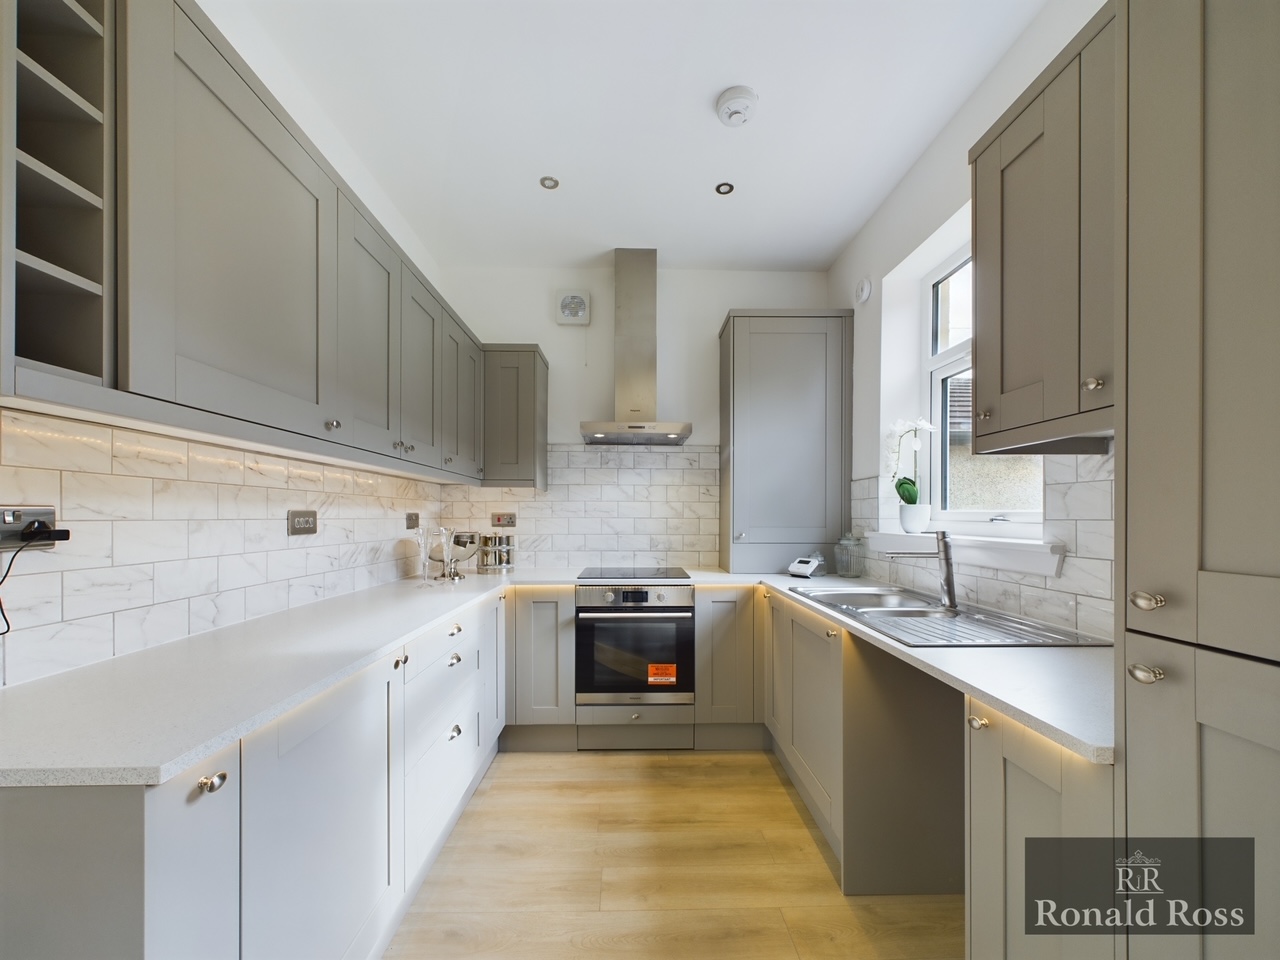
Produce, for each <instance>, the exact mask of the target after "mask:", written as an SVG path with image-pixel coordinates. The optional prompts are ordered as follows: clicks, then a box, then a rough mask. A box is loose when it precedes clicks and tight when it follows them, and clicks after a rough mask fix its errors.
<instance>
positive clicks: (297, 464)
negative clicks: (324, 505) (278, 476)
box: [286, 460, 325, 490]
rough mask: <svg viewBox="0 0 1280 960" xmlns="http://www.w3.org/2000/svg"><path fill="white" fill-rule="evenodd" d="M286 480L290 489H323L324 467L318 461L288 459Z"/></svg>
mask: <svg viewBox="0 0 1280 960" xmlns="http://www.w3.org/2000/svg"><path fill="white" fill-rule="evenodd" d="M286 482H287V483H288V485H289V489H291V490H324V488H325V487H324V467H322V466H321V465H320V464H318V463H307V462H306V461H303V460H290V461H289V472H288V475H287V478H286Z"/></svg>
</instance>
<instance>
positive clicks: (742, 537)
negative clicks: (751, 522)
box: [733, 533, 747, 540]
mask: <svg viewBox="0 0 1280 960" xmlns="http://www.w3.org/2000/svg"><path fill="white" fill-rule="evenodd" d="M733 539H734V540H745V539H747V535H746V534H745V533H735V534H734V535H733Z"/></svg>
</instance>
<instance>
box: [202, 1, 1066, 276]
mask: <svg viewBox="0 0 1280 960" xmlns="http://www.w3.org/2000/svg"><path fill="white" fill-rule="evenodd" d="M201 2H202V5H203V6H204V7H205V8H206V9H207V10H208V11H209V13H210V15H211V16H212V17H213V19H214V20H215V22H217V21H218V20H219V18H220V16H234V17H237V18H243V17H244V16H245V14H246V13H247V14H248V15H249V16H251V17H253V18H255V19H256V22H257V24H258V25H260V28H261V30H262V31H263V33H264V34H265V35H266V39H267V40H268V41H269V42H270V44H271V45H273V46H274V47H275V48H277V49H278V50H279V52H280V54H281V55H282V56H283V57H284V58H285V59H286V60H287V61H288V63H289V65H290V67H291V69H292V70H293V72H294V73H295V74H296V75H297V77H298V78H299V79H300V80H301V81H302V82H303V83H304V84H305V85H306V86H307V88H308V89H309V91H310V93H311V95H312V96H313V97H314V98H315V99H316V100H317V101H318V103H319V104H320V105H321V106H322V108H323V109H324V111H325V112H326V113H327V114H328V116H329V118H330V119H331V120H332V122H333V124H334V125H335V126H336V127H337V128H338V129H339V130H341V131H342V132H343V134H344V135H345V137H346V139H347V140H348V142H349V143H350V144H351V146H352V147H353V149H354V150H355V151H356V152H357V153H358V154H359V155H360V157H361V158H362V160H363V162H364V164H365V165H366V166H367V167H368V168H369V170H370V172H371V173H372V174H373V176H374V177H375V178H376V179H377V181H378V182H379V184H380V185H381V186H382V188H383V189H384V191H385V192H386V193H387V195H388V196H389V197H390V198H391V199H392V200H393V201H394V202H395V203H396V204H397V205H398V207H399V208H400V211H401V213H402V214H403V216H404V217H405V219H406V220H407V222H408V223H409V224H410V226H411V227H412V228H413V229H414V230H415V231H416V232H417V234H418V236H419V238H420V239H421V240H422V241H423V242H424V243H425V244H426V245H427V247H428V248H429V249H430V250H431V251H432V253H433V254H434V255H435V256H436V258H437V259H438V260H439V261H440V262H441V263H442V264H443V265H453V266H477V265H499V266H540V267H560V266H590V265H598V266H607V265H608V264H609V263H611V251H612V250H613V248H614V247H620V246H634V247H657V248H658V249H659V250H660V251H661V254H660V255H661V258H662V265H663V266H664V267H698V268H724V269H763V270H825V269H826V268H827V267H828V266H830V264H831V262H832V261H833V260H834V259H835V257H836V256H837V255H838V254H839V252H840V251H841V250H842V249H843V247H844V246H845V245H846V244H847V243H848V241H849V240H850V238H851V237H852V236H853V235H854V233H856V232H857V230H858V229H859V228H860V227H861V226H862V225H863V224H864V223H865V222H866V220H867V218H868V217H869V216H870V214H871V213H872V212H873V211H874V210H875V208H876V207H877V206H878V205H879V203H880V202H881V201H882V200H883V199H884V197H885V196H886V195H887V194H888V193H889V191H890V190H891V189H892V188H893V186H894V185H895V184H896V183H897V182H898V180H899V179H901V177H902V176H903V174H904V173H905V172H906V171H907V169H908V168H909V167H910V166H911V164H912V163H913V162H914V161H915V160H916V158H917V157H918V156H919V155H920V154H921V153H922V152H923V150H924V148H925V147H926V146H927V145H928V144H929V142H930V141H931V140H932V139H933V138H934V136H935V135H936V134H937V133H938V131H939V130H940V129H941V128H942V126H943V125H944V124H945V122H946V121H947V120H948V119H949V118H950V117H951V115H952V114H953V113H954V112H955V111H956V109H957V108H958V107H959V106H960V105H961V104H962V103H963V102H964V100H965V99H966V98H967V97H968V96H969V94H970V93H971V92H972V91H973V89H974V88H975V87H976V86H977V84H978V83H979V81H981V80H982V78H983V77H984V76H985V75H986V74H987V73H988V72H989V71H990V70H991V68H992V67H993V66H994V65H995V63H996V61H997V60H998V59H999V58H1000V56H1001V55H1002V54H1003V53H1004V52H1005V50H1007V49H1008V47H1009V46H1010V45H1011V44H1012V43H1013V41H1014V39H1015V38H1016V37H1017V36H1018V34H1019V33H1021V32H1022V30H1023V29H1024V28H1025V27H1026V26H1027V25H1028V23H1030V21H1031V19H1032V18H1033V17H1034V16H1035V14H1036V13H1038V12H1039V10H1040V8H1041V7H1042V6H1043V5H1044V2H1045V0H964V2H961V0H201ZM734 84H747V85H749V86H752V87H754V88H755V90H756V91H757V93H758V94H759V96H760V103H759V107H758V109H757V113H756V115H755V117H754V118H753V119H752V120H751V122H750V123H749V124H747V125H746V126H744V127H741V128H736V129H730V128H728V127H725V126H723V125H721V123H720V122H719V120H718V118H717V117H716V114H715V101H716V97H717V96H718V95H719V93H720V92H721V91H722V90H723V89H725V88H726V87H729V86H732V85H734ZM546 174H550V175H552V176H555V177H558V178H559V179H560V182H561V186H560V188H559V189H558V190H556V191H553V192H552V191H546V190H543V189H542V188H541V187H540V186H539V185H538V178H539V177H541V176H543V175H546ZM724 180H727V181H730V182H732V183H733V184H735V186H736V190H735V192H734V193H733V194H732V195H731V196H728V197H721V196H717V195H716V193H715V192H714V187H715V185H716V184H717V183H719V182H720V181H724Z"/></svg>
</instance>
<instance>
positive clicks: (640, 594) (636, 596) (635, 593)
mask: <svg viewBox="0 0 1280 960" xmlns="http://www.w3.org/2000/svg"><path fill="white" fill-rule="evenodd" d="M622 602H623V603H648V602H649V591H648V590H623V591H622Z"/></svg>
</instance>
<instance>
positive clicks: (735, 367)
mask: <svg viewBox="0 0 1280 960" xmlns="http://www.w3.org/2000/svg"><path fill="white" fill-rule="evenodd" d="M852 318H853V314H852V312H851V311H829V312H827V311H819V312H803V311H747V310H734V311H731V312H730V313H729V316H728V318H727V319H726V320H725V323H724V326H723V327H722V328H721V330H720V566H721V567H723V568H724V569H726V570H729V571H732V572H735V573H738V572H765V571H773V570H777V569H780V568H782V567H784V566H785V564H786V563H787V561H790V560H793V559H795V557H796V556H797V554H805V553H808V552H809V551H811V550H813V549H814V548H815V547H823V546H829V545H831V544H834V543H835V542H836V540H838V539H839V538H840V534H841V532H842V531H843V530H844V529H845V528H846V527H847V525H848V522H849V506H850V504H849V471H850V469H851V456H852V455H851V451H850V439H849V438H850V430H849V419H850V416H851V405H852V399H851V398H852V346H853V343H852V341H853V335H852V326H853V324H852Z"/></svg>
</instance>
